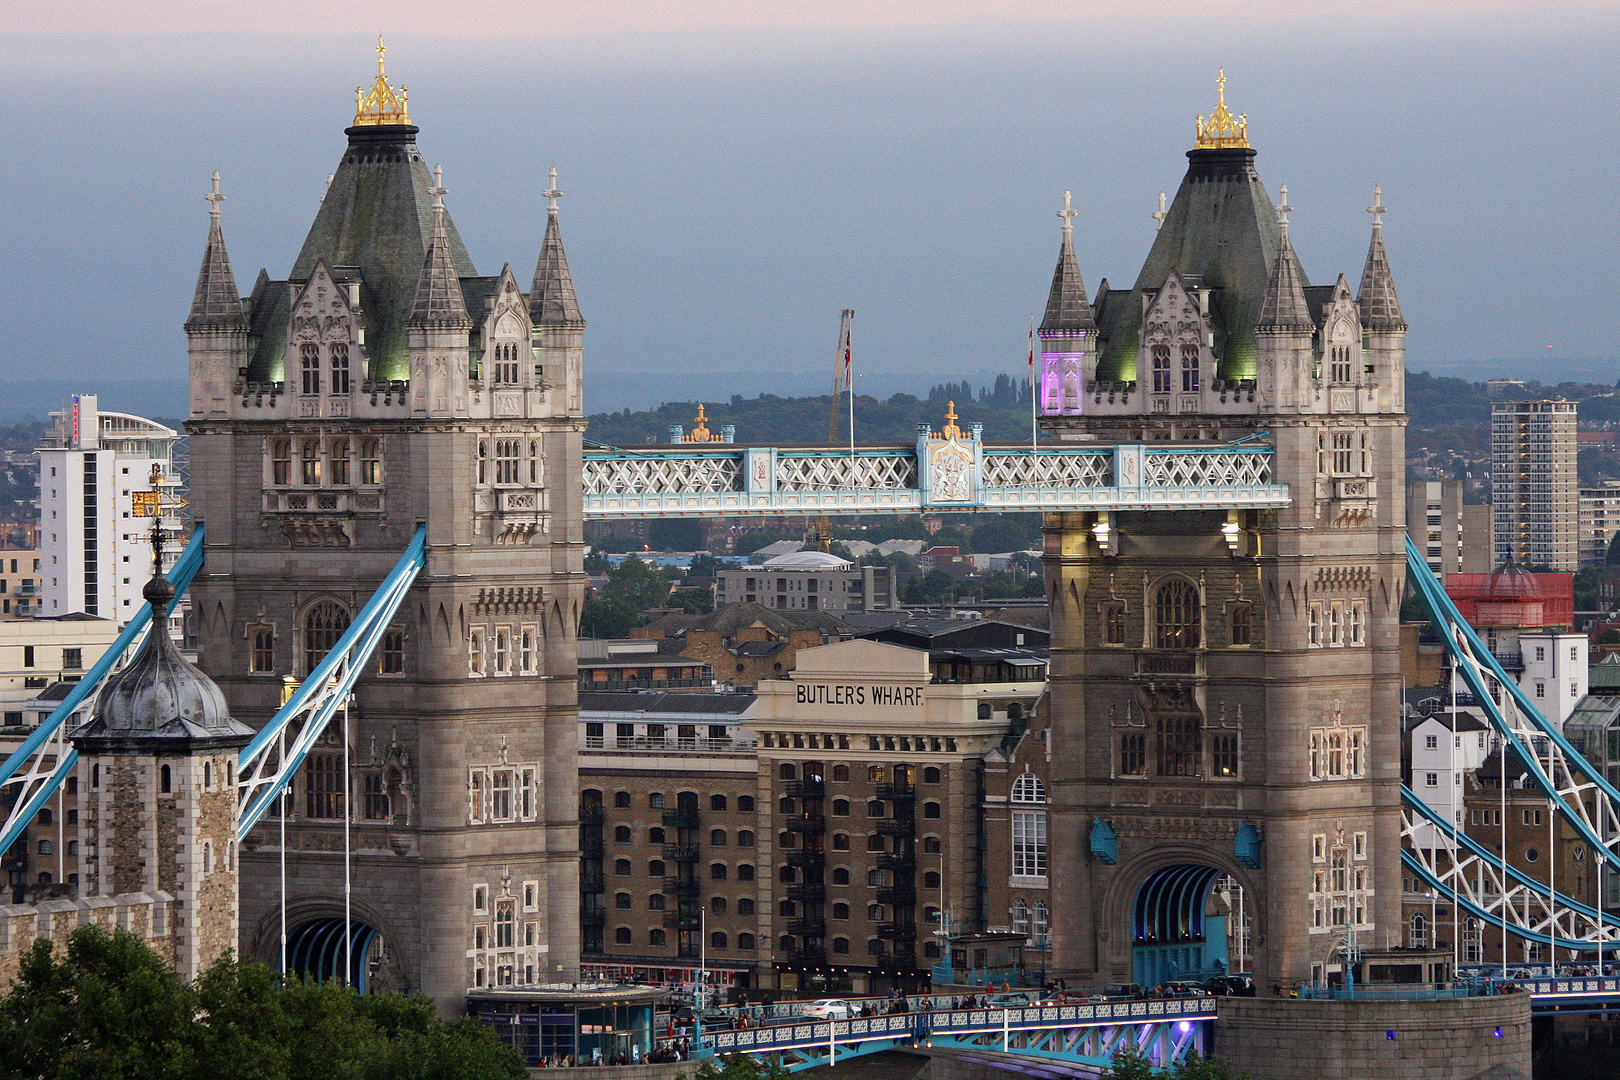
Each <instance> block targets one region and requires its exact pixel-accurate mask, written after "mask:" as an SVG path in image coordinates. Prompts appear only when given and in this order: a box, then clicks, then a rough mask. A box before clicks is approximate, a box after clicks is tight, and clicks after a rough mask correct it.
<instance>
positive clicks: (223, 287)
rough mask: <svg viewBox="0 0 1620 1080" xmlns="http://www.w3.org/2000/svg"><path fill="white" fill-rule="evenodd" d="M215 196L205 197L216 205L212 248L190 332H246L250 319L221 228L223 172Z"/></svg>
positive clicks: (200, 277) (194, 300)
mask: <svg viewBox="0 0 1620 1080" xmlns="http://www.w3.org/2000/svg"><path fill="white" fill-rule="evenodd" d="M214 188H215V190H214V193H213V194H212V195H208V196H204V197H205V198H207V199H209V201H210V202H212V203H213V204H214V206H213V209H212V210H211V211H210V212H209V215H208V218H209V220H208V246H207V247H206V248H204V249H203V261H202V269H201V270H199V271H198V272H197V291H196V292H195V293H194V294H193V295H192V298H191V315H190V316H189V317H188V318H187V319H186V329H187V330H188V331H189V330H202V329H220V330H238V329H241V330H245V329H247V316H246V315H244V314H243V312H242V297H241V294H240V293H238V292H237V291H236V277H235V276H234V275H233V274H232V273H231V260H230V257H229V256H228V255H226V254H225V234H224V233H222V232H220V229H219V201H220V200H222V199H224V198H225V196H223V195H221V194H219V190H218V188H219V173H215V174H214Z"/></svg>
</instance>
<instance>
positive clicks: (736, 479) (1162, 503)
mask: <svg viewBox="0 0 1620 1080" xmlns="http://www.w3.org/2000/svg"><path fill="white" fill-rule="evenodd" d="M949 430H950V429H947V431H949ZM1272 455H1273V450H1272V448H1271V447H1269V446H1265V445H1253V444H1250V445H1238V444H1226V445H1222V446H1215V447H1179V446H1150V445H1139V444H1129V445H1120V446H1103V447H1099V446H1080V445H1076V446H1056V447H1041V448H1040V449H1038V450H1033V451H1032V450H1030V449H1029V448H1027V447H1005V446H987V445H985V444H984V443H983V442H982V441H981V440H980V438H979V435H978V432H977V431H974V432H972V433H971V434H968V433H963V432H960V431H957V432H955V433H954V434H951V435H949V437H947V436H946V435H936V434H935V433H933V432H930V431H924V432H922V433H920V434H919V436H918V438H917V442H916V444H915V445H913V446H883V447H862V448H858V449H856V450H855V451H854V452H853V453H851V452H850V450H849V449H848V448H847V447H843V448H840V447H798V448H791V449H790V448H777V447H760V446H722V447H714V446H712V445H708V446H705V445H702V444H693V445H669V446H655V447H647V448H644V449H625V448H622V447H614V448H607V449H599V450H587V451H585V463H584V473H583V477H582V484H583V488H584V510H585V516H586V517H587V518H647V517H699V516H714V515H726V516H746V515H750V514H783V513H798V514H803V513H815V514H818V515H820V514H897V513H917V512H919V511H924V510H963V511H970V510H990V511H1008V510H1180V509H1200V508H1209V509H1244V508H1267V507H1282V506H1287V505H1288V503H1289V494H1288V486H1287V485H1286V484H1276V483H1273V482H1272V480H1271V460H1272Z"/></svg>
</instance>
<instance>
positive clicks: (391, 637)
mask: <svg viewBox="0 0 1620 1080" xmlns="http://www.w3.org/2000/svg"><path fill="white" fill-rule="evenodd" d="M404 673H405V631H403V630H388V631H386V632H384V634H383V639H382V648H381V649H379V650H377V674H379V675H402V674H404Z"/></svg>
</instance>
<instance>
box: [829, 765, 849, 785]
mask: <svg viewBox="0 0 1620 1080" xmlns="http://www.w3.org/2000/svg"><path fill="white" fill-rule="evenodd" d="M832 778H833V783H835V784H843V783H847V782H848V781H849V766H848V765H834V766H833V767H832Z"/></svg>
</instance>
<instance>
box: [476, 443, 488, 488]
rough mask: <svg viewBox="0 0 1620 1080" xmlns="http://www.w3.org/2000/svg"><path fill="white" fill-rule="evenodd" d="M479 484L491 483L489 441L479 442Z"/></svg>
mask: <svg viewBox="0 0 1620 1080" xmlns="http://www.w3.org/2000/svg"><path fill="white" fill-rule="evenodd" d="M478 482H479V483H480V484H487V483H489V440H488V439H479V440H478Z"/></svg>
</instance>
